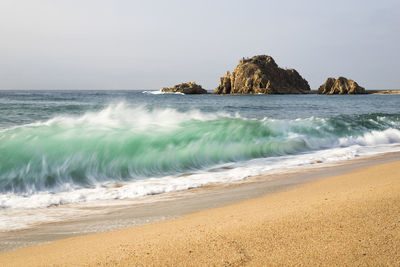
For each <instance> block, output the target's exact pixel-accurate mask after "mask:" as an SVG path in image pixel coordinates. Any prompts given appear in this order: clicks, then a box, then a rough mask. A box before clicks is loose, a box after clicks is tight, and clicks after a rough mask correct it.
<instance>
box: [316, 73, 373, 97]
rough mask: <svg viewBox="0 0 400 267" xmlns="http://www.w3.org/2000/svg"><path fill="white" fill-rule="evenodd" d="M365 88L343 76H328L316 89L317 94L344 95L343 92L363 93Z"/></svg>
mask: <svg viewBox="0 0 400 267" xmlns="http://www.w3.org/2000/svg"><path fill="white" fill-rule="evenodd" d="M365 93H366V92H365V89H364V88H363V87H361V86H359V85H358V84H357V83H356V82H355V81H353V80H348V79H346V78H344V77H339V78H337V79H335V78H328V79H327V80H326V82H325V83H324V84H323V85H321V86H320V87H319V89H318V94H326V95H336V94H339V95H345V94H365Z"/></svg>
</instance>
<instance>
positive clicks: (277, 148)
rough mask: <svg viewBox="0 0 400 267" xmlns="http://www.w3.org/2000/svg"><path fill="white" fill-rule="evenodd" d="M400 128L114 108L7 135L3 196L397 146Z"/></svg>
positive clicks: (0, 181) (370, 122)
mask: <svg viewBox="0 0 400 267" xmlns="http://www.w3.org/2000/svg"><path fill="white" fill-rule="evenodd" d="M399 126H400V116H399V115H390V114H369V115H358V116H339V117H335V118H331V119H320V118H309V119H297V120H272V119H263V120H255V119H244V118H235V117H230V116H226V115H211V114H205V113H200V112H197V111H191V112H187V113H181V112H178V111H176V110H173V109H163V110H148V109H145V108H137V109H130V108H127V107H125V106H110V107H108V108H107V109H105V110H102V111H100V112H97V113H88V114H85V115H83V116H81V117H56V118H54V119H52V120H49V121H47V122H41V123H36V124H31V125H24V126H19V127H15V128H11V129H6V130H3V131H2V132H0V192H14V193H29V192H35V191H40V190H50V191H51V190H54V191H56V190H65V189H67V188H70V187H72V188H78V187H90V186H93V185H96V184H99V183H102V182H107V181H130V180H133V179H144V178H148V177H161V176H166V175H173V174H178V173H185V172H189V171H193V170H200V169H205V168H209V167H211V166H214V165H217V164H221V163H227V162H238V161H244V160H249V159H254V158H265V157H273V156H280V155H293V154H298V153H304V152H308V151H313V150H321V149H326V148H332V147H338V146H349V145H354V144H358V145H370V144H372V143H373V142H374V141H376V142H377V143H378V144H379V143H396V142H400V131H399V128H400V127H399ZM388 131H389V132H388ZM369 135H371V136H372V137H369ZM374 136H375V137H374ZM374 138H375V139H376V140H375V139H374ZM371 140H372V141H371ZM371 142H372V143H371Z"/></svg>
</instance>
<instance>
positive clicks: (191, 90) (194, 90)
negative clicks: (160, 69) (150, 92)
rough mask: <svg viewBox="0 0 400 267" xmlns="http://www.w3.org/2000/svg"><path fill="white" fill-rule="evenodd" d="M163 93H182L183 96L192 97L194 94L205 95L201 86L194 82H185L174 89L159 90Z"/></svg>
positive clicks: (205, 91)
mask: <svg viewBox="0 0 400 267" xmlns="http://www.w3.org/2000/svg"><path fill="white" fill-rule="evenodd" d="M161 92H163V93H182V94H185V95H194V94H196V95H197V94H207V90H205V89H203V87H201V85H198V84H196V83H195V82H186V83H181V84H177V85H175V86H174V87H165V88H163V89H162V90H161Z"/></svg>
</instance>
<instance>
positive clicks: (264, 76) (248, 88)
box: [214, 55, 310, 94]
mask: <svg viewBox="0 0 400 267" xmlns="http://www.w3.org/2000/svg"><path fill="white" fill-rule="evenodd" d="M309 91H310V86H309V85H308V82H307V81H306V80H305V79H303V77H301V75H300V74H299V73H298V72H297V71H296V70H294V69H282V68H279V67H278V65H277V64H276V63H275V61H274V59H273V58H272V57H270V56H266V55H260V56H254V57H252V58H250V59H245V58H243V59H242V60H240V61H239V65H238V66H237V67H236V69H235V70H234V71H233V72H232V73H229V72H227V73H226V74H225V76H224V77H221V78H220V85H219V86H218V87H217V88H216V89H215V91H214V94H304V93H307V92H309Z"/></svg>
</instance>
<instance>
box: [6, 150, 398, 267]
mask: <svg viewBox="0 0 400 267" xmlns="http://www.w3.org/2000/svg"><path fill="white" fill-rule="evenodd" d="M398 157H399V153H396V155H394V154H392V155H391V156H390V157H389V158H388V157H387V155H386V157H380V158H378V159H374V160H373V161H372V162H371V161H369V162H368V161H367V162H366V161H361V162H358V163H356V165H358V166H355V165H352V166H353V167H350V166H349V165H347V168H342V169H339V170H338V169H337V168H336V171H335V175H332V176H328V177H327V176H324V177H326V178H324V179H318V180H315V179H312V180H313V181H311V182H308V183H306V184H302V185H301V186H294V187H292V188H286V189H287V190H283V191H281V192H278V193H273V194H267V195H263V196H260V197H255V198H254V197H251V198H250V199H247V200H243V201H240V202H235V203H234V204H230V205H226V206H222V207H221V206H220V207H217V208H212V209H206V210H201V211H198V212H194V213H190V214H188V215H185V216H182V217H179V218H177V219H174V220H168V221H162V222H157V223H153V224H148V225H143V226H136V227H128V228H124V229H119V230H115V231H110V232H104V233H96V234H89V235H82V236H77V237H71V238H66V239H61V240H57V241H54V242H51V243H48V244H42V245H38V246H32V247H27V248H22V249H18V250H15V251H9V252H4V253H1V254H0V265H2V266H22V265H24V264H26V263H27V262H29V265H30V266H49V265H57V266H68V265H74V266H81V265H85V266H86V265H88V266H94V265H96V266H97V265H100V266H109V265H112V266H114V265H121V266H128V265H132V264H134V265H138V264H139V265H168V266H176V265H195V264H198V265H225V266H226V265H232V266H234V265H243V264H250V265H265V264H270V265H282V264H290V265H293V264H306V265H307V264H308V265H310V264H312V265H315V264H318V265H321V264H322V265H331V266H332V265H365V264H370V265H371V264H372V265H379V264H384V265H396V264H398V263H399V262H400V247H399V246H398V244H399V242H400V232H399V231H398V223H399V222H400V194H399V192H400V177H399V175H398V173H399V170H400V161H399V158H398ZM385 162H386V163H385ZM331 171H332V170H331ZM308 176H309V175H308ZM237 188H241V187H240V186H239V187H237ZM396 244H397V245H396Z"/></svg>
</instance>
